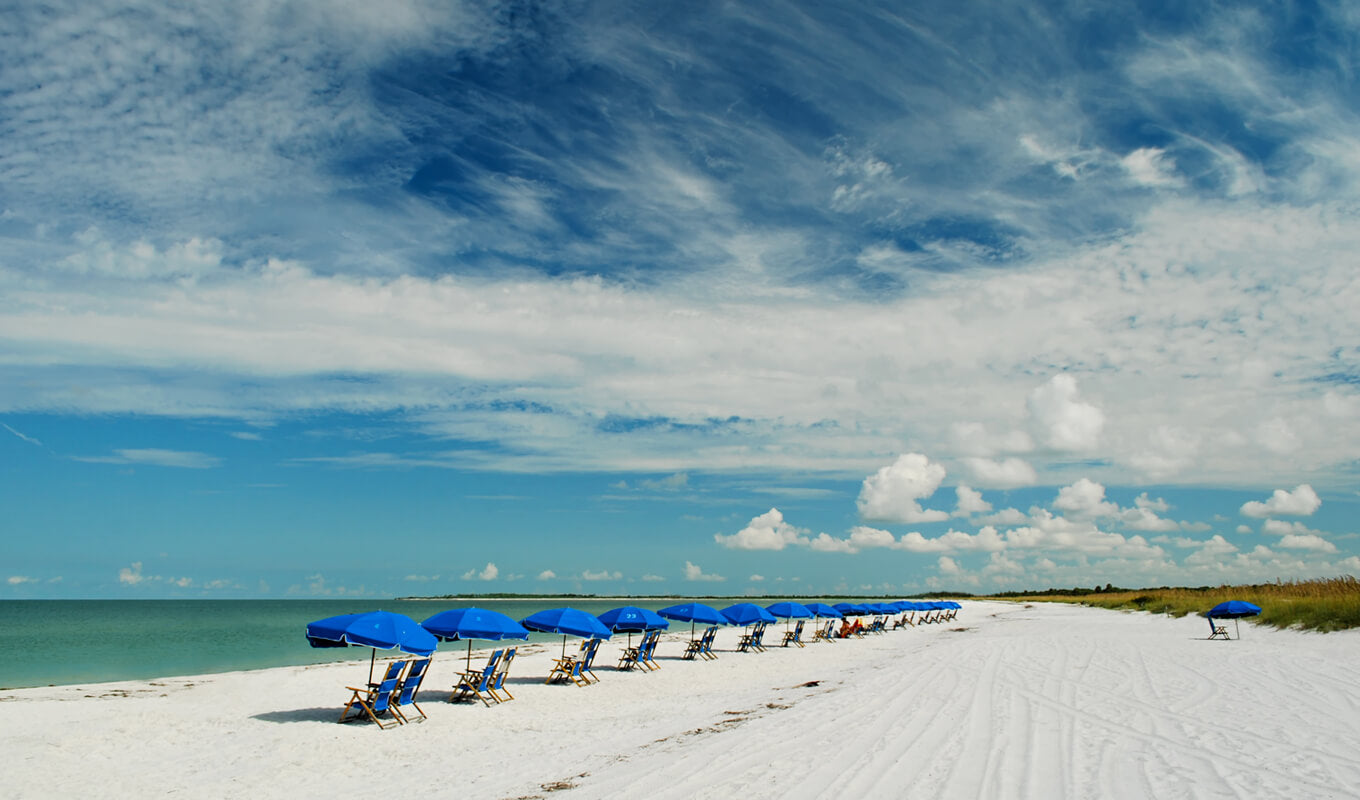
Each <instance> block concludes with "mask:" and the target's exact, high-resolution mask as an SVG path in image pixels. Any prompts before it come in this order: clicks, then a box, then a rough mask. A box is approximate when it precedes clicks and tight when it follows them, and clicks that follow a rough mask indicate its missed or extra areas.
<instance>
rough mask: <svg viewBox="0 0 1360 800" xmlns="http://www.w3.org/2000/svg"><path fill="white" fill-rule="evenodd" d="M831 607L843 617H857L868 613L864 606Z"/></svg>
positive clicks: (849, 604)
mask: <svg viewBox="0 0 1360 800" xmlns="http://www.w3.org/2000/svg"><path fill="white" fill-rule="evenodd" d="M832 607H833V608H835V609H836V610H837V611H839V612H841V614H843V615H845V616H852V617H858V616H863V615H864V614H867V613H869V612H868V611H867V610H866V609H865V608H864V606H861V605H857V604H855V603H837V604H836V605H834V606H832Z"/></svg>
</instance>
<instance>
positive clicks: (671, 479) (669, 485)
mask: <svg viewBox="0 0 1360 800" xmlns="http://www.w3.org/2000/svg"><path fill="white" fill-rule="evenodd" d="M638 485H639V486H641V487H642V488H644V489H654V490H657V491H665V492H675V491H679V490H680V489H684V488H685V487H687V486H689V475H687V474H685V473H683V472H677V473H675V474H674V475H667V476H666V477H664V478H656V479H644V480H641V481H638Z"/></svg>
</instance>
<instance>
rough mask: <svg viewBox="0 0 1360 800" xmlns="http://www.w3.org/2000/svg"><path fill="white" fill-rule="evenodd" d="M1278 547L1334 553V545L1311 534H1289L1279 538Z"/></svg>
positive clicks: (1335, 550)
mask: <svg viewBox="0 0 1360 800" xmlns="http://www.w3.org/2000/svg"><path fill="white" fill-rule="evenodd" d="M1278 545H1279V546H1280V547H1283V548H1285V549H1289V550H1313V551H1316V552H1319V553H1335V552H1337V549H1336V545H1334V544H1332V543H1331V542H1329V541H1327V540H1326V539H1324V538H1322V537H1321V536H1318V535H1317V534H1313V533H1304V534H1298V533H1290V534H1285V535H1284V536H1282V537H1280V541H1279V543H1278Z"/></svg>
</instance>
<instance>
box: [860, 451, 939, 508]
mask: <svg viewBox="0 0 1360 800" xmlns="http://www.w3.org/2000/svg"><path fill="white" fill-rule="evenodd" d="M944 476H945V470H944V467H942V466H940V465H939V464H935V463H932V462H931V460H930V459H929V458H927V457H925V456H924V455H921V454H920V453H906V454H905V455H901V456H898V458H897V460H896V461H895V462H893V463H892V464H891V465H889V466H886V467H882V468H880V469H879V470H878V472H876V473H874V474H873V475H870V476H869V477H867V478H865V479H864V484H863V485H862V486H861V488H860V492H859V499H858V501H857V502H858V505H859V514H860V516H861V517H863V518H864V519H871V520H884V521H888V522H937V521H939V520H945V519H949V514H948V513H947V512H944V511H936V510H932V509H922V508H921V505H920V501H921V500H924V499H926V498H928V497H930V496H931V495H932V494H934V493H935V490H936V489H938V488H939V487H940V483H941V481H943V480H944Z"/></svg>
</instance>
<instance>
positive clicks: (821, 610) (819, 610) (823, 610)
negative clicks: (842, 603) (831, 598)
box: [807, 603, 845, 619]
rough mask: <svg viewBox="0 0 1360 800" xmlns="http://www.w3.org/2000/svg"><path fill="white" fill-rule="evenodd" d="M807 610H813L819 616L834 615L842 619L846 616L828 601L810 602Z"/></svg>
mask: <svg viewBox="0 0 1360 800" xmlns="http://www.w3.org/2000/svg"><path fill="white" fill-rule="evenodd" d="M807 610H808V611H811V612H812V613H813V614H815V615H817V616H819V617H833V618H835V619H840V618H841V617H843V616H845V615H844V614H842V613H841V612H839V611H837V610H836V609H834V608H832V607H831V606H829V605H827V604H826V603H808V604H807Z"/></svg>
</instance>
